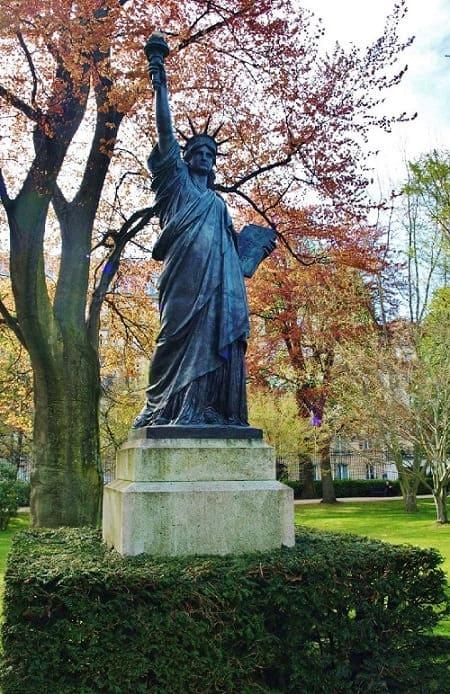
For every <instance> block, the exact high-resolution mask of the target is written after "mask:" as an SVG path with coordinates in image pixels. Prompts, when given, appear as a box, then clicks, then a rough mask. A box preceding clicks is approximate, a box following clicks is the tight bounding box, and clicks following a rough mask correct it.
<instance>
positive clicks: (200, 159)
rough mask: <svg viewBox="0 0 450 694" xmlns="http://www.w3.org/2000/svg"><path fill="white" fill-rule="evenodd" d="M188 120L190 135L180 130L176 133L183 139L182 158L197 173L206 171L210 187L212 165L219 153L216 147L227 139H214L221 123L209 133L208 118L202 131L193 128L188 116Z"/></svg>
mask: <svg viewBox="0 0 450 694" xmlns="http://www.w3.org/2000/svg"><path fill="white" fill-rule="evenodd" d="M188 120H189V125H190V126H191V131H192V136H191V137H188V136H186V135H185V134H184V133H183V132H182V131H181V130H178V133H179V134H180V135H181V137H182V138H183V140H184V141H185V145H184V160H185V162H186V163H187V165H188V166H189V168H190V169H191V170H193V171H198V172H199V173H205V174H206V173H207V174H208V185H209V187H210V188H212V187H213V183H214V172H213V167H214V166H215V163H216V159H217V155H218V154H220V152H218V149H219V146H220V145H221V144H223V143H224V142H227V140H222V142H218V141H217V140H216V135H217V133H218V132H219V130H220V129H221V127H222V125H219V127H218V128H216V129H215V130H214V132H212V133H211V134H210V133H208V127H209V122H210V118H208V119H207V121H206V124H205V126H204V128H203V131H201V132H198V131H197V130H196V129H195V127H194V124H193V123H192V121H191V119H190V118H189V119H188ZM202 153H203V155H204V156H203V155H202ZM206 160H209V163H207V161H206Z"/></svg>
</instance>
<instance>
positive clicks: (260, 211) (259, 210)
mask: <svg viewBox="0 0 450 694" xmlns="http://www.w3.org/2000/svg"><path fill="white" fill-rule="evenodd" d="M235 194H236V195H239V196H240V197H241V198H243V199H244V200H245V201H246V202H248V204H249V205H250V206H251V207H252V208H253V209H254V210H255V212H257V213H258V214H259V215H260V216H261V217H262V218H263V219H264V220H265V221H266V222H267V224H268V225H269V226H270V227H272V229H273V230H274V231H275V233H276V235H277V237H278V238H279V239H280V240H281V242H282V243H283V244H284V246H285V247H286V249H287V250H288V251H289V253H290V254H291V255H292V257H293V258H295V259H296V260H297V261H298V262H299V263H300V264H301V265H304V266H305V267H308V266H309V265H314V263H316V262H319V259H317V258H314V257H311V256H306V255H301V254H299V253H296V252H295V251H294V249H293V248H292V247H291V245H290V243H289V241H288V240H287V239H286V237H285V236H284V234H283V233H282V232H281V231H279V230H278V229H277V225H276V224H275V223H274V222H273V220H271V219H270V217H269V216H268V215H267V212H266V210H263V209H262V208H260V207H259V206H258V205H257V204H256V202H255V201H254V200H252V198H251V197H250V196H249V195H246V193H243V192H242V191H241V190H237V191H235ZM306 258H307V260H306ZM322 262H323V261H322Z"/></svg>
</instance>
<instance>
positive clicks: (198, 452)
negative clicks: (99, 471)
mask: <svg viewBox="0 0 450 694" xmlns="http://www.w3.org/2000/svg"><path fill="white" fill-rule="evenodd" d="M293 520H294V506H293V491H292V489H290V488H289V487H287V486H286V485H283V484H281V483H280V482H277V481H276V480H275V455H274V450H273V448H271V447H270V446H268V445H267V444H265V443H264V442H263V441H261V440H259V441H258V440H255V439H254V440H250V439H249V440H243V439H238V440H236V439H223V440H218V439H197V440H195V439H170V440H166V439H142V440H132V441H128V442H127V443H126V444H124V446H123V447H122V449H121V451H120V452H119V455H118V462H117V479H116V480H115V481H114V482H111V483H110V484H108V485H107V486H106V487H105V490H104V500H103V539H104V541H105V542H106V543H107V545H108V546H109V547H114V548H115V549H116V550H117V551H118V552H120V553H121V554H124V555H137V554H142V553H143V552H145V553H150V554H154V555H155V556H180V555H201V554H221V555H223V554H240V553H244V552H251V551H260V550H261V551H264V550H270V549H274V548H278V547H281V546H282V545H286V546H293V545H294V523H293Z"/></svg>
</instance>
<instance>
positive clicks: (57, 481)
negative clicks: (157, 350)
mask: <svg viewBox="0 0 450 694" xmlns="http://www.w3.org/2000/svg"><path fill="white" fill-rule="evenodd" d="M99 394H100V389H99V373H98V363H97V359H96V355H95V353H94V352H93V351H92V354H89V355H88V354H86V353H84V354H83V353H82V352H81V350H78V349H77V348H76V347H75V345H71V346H69V347H68V348H67V349H66V350H65V358H64V365H63V367H62V368H61V369H60V370H58V376H57V378H56V379H55V378H53V379H52V377H51V373H49V371H48V370H47V371H46V370H44V369H38V368H35V422H34V447H35V461H34V469H33V473H32V479H31V482H32V485H31V486H32V492H31V514H32V519H33V525H35V526H44V527H58V526H62V525H66V526H82V525H99V524H100V517H101V499H102V478H101V465H100V455H99V429H98V405H99Z"/></svg>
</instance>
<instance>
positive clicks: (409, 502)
mask: <svg viewBox="0 0 450 694" xmlns="http://www.w3.org/2000/svg"><path fill="white" fill-rule="evenodd" d="M399 482H400V489H401V490H402V496H403V505H404V507H405V511H406V512H407V513H416V512H417V511H418V507H417V489H418V486H419V482H418V479H416V478H411V477H410V476H409V477H408V476H405V475H403V476H402V475H400V476H399Z"/></svg>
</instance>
